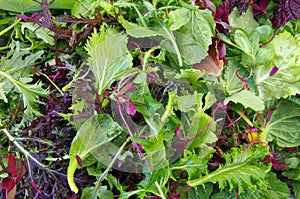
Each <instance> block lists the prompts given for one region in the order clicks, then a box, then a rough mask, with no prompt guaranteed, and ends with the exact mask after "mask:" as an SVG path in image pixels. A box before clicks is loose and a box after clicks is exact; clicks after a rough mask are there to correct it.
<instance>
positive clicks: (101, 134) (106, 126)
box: [67, 114, 122, 193]
mask: <svg viewBox="0 0 300 199" xmlns="http://www.w3.org/2000/svg"><path fill="white" fill-rule="evenodd" d="M121 132H122V129H121V127H120V126H119V125H118V124H117V123H116V122H114V121H113V119H112V118H111V117H110V116H109V115H106V114H101V115H94V116H92V117H90V118H89V119H88V120H86V121H85V122H84V123H83V124H82V126H81V127H80V129H79V130H78V132H77V134H76V137H75V138H74V139H73V141H72V144H71V148H70V152H69V155H70V163H69V166H68V173H67V174H68V183H69V186H70V188H71V190H72V191H74V192H75V193H77V192H78V188H77V186H76V184H75V182H74V172H75V170H76V169H77V168H80V166H79V164H78V163H77V159H76V156H79V157H80V159H81V160H82V163H83V165H84V164H85V160H86V158H87V157H89V156H90V155H93V156H94V157H95V158H96V159H97V160H98V161H101V160H103V159H104V158H105V155H108V153H109V147H111V145H107V144H108V143H110V141H112V140H113V139H114V138H115V137H117V136H118V135H120V133H121ZM102 157H103V159H102ZM106 158H107V157H106Z"/></svg>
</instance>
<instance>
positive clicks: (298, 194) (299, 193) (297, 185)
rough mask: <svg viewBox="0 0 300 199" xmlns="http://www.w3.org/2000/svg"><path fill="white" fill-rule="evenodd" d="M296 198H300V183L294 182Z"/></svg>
mask: <svg viewBox="0 0 300 199" xmlns="http://www.w3.org/2000/svg"><path fill="white" fill-rule="evenodd" d="M292 186H293V191H294V196H295V198H300V183H299V181H294V182H292Z"/></svg>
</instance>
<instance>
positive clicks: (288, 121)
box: [264, 101, 300, 147]
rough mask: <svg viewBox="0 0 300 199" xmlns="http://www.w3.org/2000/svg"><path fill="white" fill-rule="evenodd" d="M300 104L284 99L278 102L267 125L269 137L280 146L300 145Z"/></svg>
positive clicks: (266, 129)
mask: <svg viewBox="0 0 300 199" xmlns="http://www.w3.org/2000/svg"><path fill="white" fill-rule="evenodd" d="M299 121H300V106H299V105H297V104H294V103H292V102H288V101H283V102H281V103H279V104H278V106H277V109H276V110H275V111H274V113H273V115H272V117H271V119H270V121H269V122H268V124H267V126H266V127H265V129H264V131H265V132H267V138H268V139H269V140H274V141H275V142H276V143H277V145H278V146H280V147H296V146H299V145H300V122H299Z"/></svg>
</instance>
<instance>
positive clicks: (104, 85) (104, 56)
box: [85, 28, 132, 96]
mask: <svg viewBox="0 0 300 199" xmlns="http://www.w3.org/2000/svg"><path fill="white" fill-rule="evenodd" d="M126 44H127V37H126V35H125V34H122V33H118V32H117V31H116V30H113V29H107V30H104V29H103V28H102V30H101V31H100V32H99V33H97V32H94V33H93V34H92V36H91V37H90V38H89V40H88V42H87V44H86V47H85V49H86V50H87V52H88V54H89V55H90V58H89V63H90V65H91V70H92V72H93V74H94V75H95V77H96V89H97V92H98V93H99V94H100V96H102V94H103V92H104V91H105V90H106V89H108V88H109V87H110V86H111V84H112V83H113V82H114V81H117V80H120V79H121V78H122V77H124V76H125V75H126V74H128V73H129V72H130V71H131V72H132V70H131V69H132V68H131V66H132V57H131V55H130V53H129V52H128V50H127V47H126Z"/></svg>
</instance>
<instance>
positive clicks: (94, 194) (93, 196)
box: [92, 136, 131, 199]
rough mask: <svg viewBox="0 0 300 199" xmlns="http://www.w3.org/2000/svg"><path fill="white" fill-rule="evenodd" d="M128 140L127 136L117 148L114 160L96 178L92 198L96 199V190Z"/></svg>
mask: <svg viewBox="0 0 300 199" xmlns="http://www.w3.org/2000/svg"><path fill="white" fill-rule="evenodd" d="M130 139H131V137H130V136H129V137H128V138H127V139H126V141H125V142H124V143H123V144H122V146H121V147H120V148H119V150H118V151H117V153H116V154H115V156H114V158H113V159H112V161H111V162H110V164H109V165H108V166H107V168H106V169H105V171H104V172H103V173H102V174H101V176H100V177H99V178H98V180H97V183H96V186H95V189H94V191H93V193H92V198H94V199H97V191H98V189H99V187H100V184H101V182H102V180H103V179H104V178H105V177H106V175H107V174H108V172H109V170H110V169H111V168H112V167H113V165H114V164H115V162H116V161H117V159H118V157H119V156H120V155H121V152H122V151H123V149H124V148H125V146H126V144H127V143H128V142H129V141H130Z"/></svg>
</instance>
